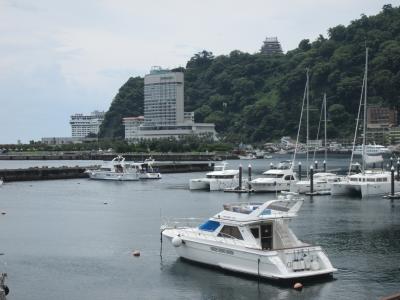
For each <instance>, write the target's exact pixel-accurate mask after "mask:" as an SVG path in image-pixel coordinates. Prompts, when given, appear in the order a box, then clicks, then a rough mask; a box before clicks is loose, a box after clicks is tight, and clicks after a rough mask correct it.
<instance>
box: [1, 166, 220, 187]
mask: <svg viewBox="0 0 400 300" xmlns="http://www.w3.org/2000/svg"><path fill="white" fill-rule="evenodd" d="M152 166H153V168H155V169H157V170H158V171H159V172H160V173H162V174H167V173H189V172H207V171H212V170H213V168H214V163H212V162H208V161H207V162H197V161H192V162H155V163H154V164H152ZM97 167H99V166H85V167H79V166H75V167H67V166H62V167H52V168H49V167H40V168H39V167H33V168H24V169H4V170H0V178H3V180H4V182H12V181H31V180H52V179H76V178H89V175H88V174H87V173H85V171H86V170H87V169H95V168H97Z"/></svg>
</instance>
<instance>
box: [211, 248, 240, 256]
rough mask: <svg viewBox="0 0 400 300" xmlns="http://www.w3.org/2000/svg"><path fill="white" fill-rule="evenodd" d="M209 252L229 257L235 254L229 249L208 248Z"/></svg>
mask: <svg viewBox="0 0 400 300" xmlns="http://www.w3.org/2000/svg"><path fill="white" fill-rule="evenodd" d="M210 249H211V251H214V252H218V253H225V254H229V255H234V254H235V253H234V252H233V251H232V250H229V249H223V248H217V247H210Z"/></svg>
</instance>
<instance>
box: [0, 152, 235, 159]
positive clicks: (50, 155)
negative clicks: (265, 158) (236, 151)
mask: <svg viewBox="0 0 400 300" xmlns="http://www.w3.org/2000/svg"><path fill="white" fill-rule="evenodd" d="M117 155H122V156H123V157H125V159H126V160H127V161H144V160H145V159H146V158H149V157H151V158H153V159H155V160H156V161H214V160H221V159H228V158H231V155H225V154H223V155H220V154H216V153H213V152H212V153H211V152H210V153H120V154H116V153H98V152H61V153H57V152H43V153H15V154H1V155H0V160H104V161H110V160H112V159H113V158H114V157H116V156H117ZM232 157H233V158H235V156H232Z"/></svg>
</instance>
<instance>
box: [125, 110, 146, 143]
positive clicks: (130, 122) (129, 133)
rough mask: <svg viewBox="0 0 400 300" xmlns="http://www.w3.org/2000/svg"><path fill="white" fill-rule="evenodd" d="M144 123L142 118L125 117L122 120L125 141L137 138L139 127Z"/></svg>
mask: <svg viewBox="0 0 400 300" xmlns="http://www.w3.org/2000/svg"><path fill="white" fill-rule="evenodd" d="M143 123H144V117H143V116H138V117H126V118H123V119H122V124H124V127H125V139H126V140H132V139H135V138H137V136H138V134H139V130H140V128H139V127H140V126H142V125H143Z"/></svg>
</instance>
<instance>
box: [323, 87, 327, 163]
mask: <svg viewBox="0 0 400 300" xmlns="http://www.w3.org/2000/svg"><path fill="white" fill-rule="evenodd" d="M324 123H325V124H324V125H325V126H324V127H325V130H324V135H325V145H324V147H325V158H324V159H325V163H326V161H327V157H328V148H327V145H326V143H327V141H326V93H324Z"/></svg>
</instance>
